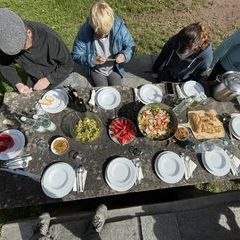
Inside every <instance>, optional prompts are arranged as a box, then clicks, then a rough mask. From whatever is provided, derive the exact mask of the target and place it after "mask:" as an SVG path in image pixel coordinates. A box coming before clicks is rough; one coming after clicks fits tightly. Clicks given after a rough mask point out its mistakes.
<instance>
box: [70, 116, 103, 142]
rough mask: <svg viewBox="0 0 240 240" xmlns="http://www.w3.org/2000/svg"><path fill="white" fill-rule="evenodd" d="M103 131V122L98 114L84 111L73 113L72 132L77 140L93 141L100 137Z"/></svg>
mask: <svg viewBox="0 0 240 240" xmlns="http://www.w3.org/2000/svg"><path fill="white" fill-rule="evenodd" d="M101 132H102V122H101V120H100V118H99V117H98V116H97V115H96V114H94V113H90V112H84V113H76V114H74V115H73V118H72V123H71V126H70V133H71V136H72V138H74V139H75V140H76V141H79V142H85V143H89V142H93V141H95V140H97V139H98V138H99V137H100V135H101Z"/></svg>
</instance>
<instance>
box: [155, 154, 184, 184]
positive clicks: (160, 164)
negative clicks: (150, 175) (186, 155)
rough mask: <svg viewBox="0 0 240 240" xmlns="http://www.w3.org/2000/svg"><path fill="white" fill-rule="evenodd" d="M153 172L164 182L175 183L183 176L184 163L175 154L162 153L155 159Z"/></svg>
mask: <svg viewBox="0 0 240 240" xmlns="http://www.w3.org/2000/svg"><path fill="white" fill-rule="evenodd" d="M155 171H156V173H157V175H158V177H159V178H160V179H161V180H163V181H164V182H166V183H177V182H179V181H180V180H181V179H182V178H183V176H184V161H183V160H182V158H180V156H179V155H178V154H176V153H175V152H172V151H165V152H162V153H160V154H159V155H158V156H157V158H156V161H155Z"/></svg>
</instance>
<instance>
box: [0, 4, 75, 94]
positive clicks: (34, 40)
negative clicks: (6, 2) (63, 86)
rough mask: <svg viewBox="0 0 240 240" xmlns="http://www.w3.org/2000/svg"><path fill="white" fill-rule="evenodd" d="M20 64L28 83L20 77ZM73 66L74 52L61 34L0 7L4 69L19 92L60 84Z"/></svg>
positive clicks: (0, 62) (0, 60) (0, 57)
mask: <svg viewBox="0 0 240 240" xmlns="http://www.w3.org/2000/svg"><path fill="white" fill-rule="evenodd" d="M16 64H19V65H20V66H21V67H22V68H23V69H24V70H25V72H26V73H27V75H28V82H27V84H24V83H22V81H21V78H20V77H19V76H18V73H17V70H16ZM73 67H74V62H73V60H72V57H71V55H70V52H69V50H68V49H67V47H66V45H65V44H64V42H63V41H62V40H61V38H60V37H59V36H58V35H57V33H55V32H54V31H53V30H52V29H50V28H49V27H47V26H46V25H44V24H41V23H36V22H30V21H23V20H22V19H21V18H20V17H19V16H18V15H16V14H15V13H14V12H12V11H10V10H8V9H6V8H0V72H1V74H2V75H3V77H4V78H5V79H6V80H7V81H8V83H9V84H10V85H12V87H14V88H16V89H17V90H18V91H19V93H25V94H27V93H30V92H31V87H32V88H33V90H43V89H46V88H48V87H50V86H51V87H54V86H57V85H58V84H60V83H61V82H64V81H65V79H66V78H68V77H69V75H70V73H71V72H72V71H73Z"/></svg>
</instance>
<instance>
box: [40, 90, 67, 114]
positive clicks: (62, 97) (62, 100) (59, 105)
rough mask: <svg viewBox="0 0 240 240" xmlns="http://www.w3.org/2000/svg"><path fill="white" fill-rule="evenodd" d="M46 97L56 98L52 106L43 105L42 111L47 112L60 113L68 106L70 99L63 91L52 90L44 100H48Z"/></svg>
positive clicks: (46, 94)
mask: <svg viewBox="0 0 240 240" xmlns="http://www.w3.org/2000/svg"><path fill="white" fill-rule="evenodd" d="M46 96H51V97H53V98H54V102H53V103H52V104H51V105H44V104H41V107H42V109H43V110H44V111H46V112H49V113H59V112H61V111H63V110H64V109H65V108H66V107H67V105H68V102H69V97H68V95H67V93H66V92H65V91H64V90H63V89H54V90H50V91H48V92H46V93H45V94H44V95H43V97H42V99H44V98H46Z"/></svg>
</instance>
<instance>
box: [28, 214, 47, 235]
mask: <svg viewBox="0 0 240 240" xmlns="http://www.w3.org/2000/svg"><path fill="white" fill-rule="evenodd" d="M50 221H51V217H50V215H49V213H43V214H41V215H40V216H39V218H38V223H37V225H36V227H35V229H34V235H33V236H32V237H31V239H30V240H50V238H49V237H48V236H47V234H48V229H49V225H50Z"/></svg>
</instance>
